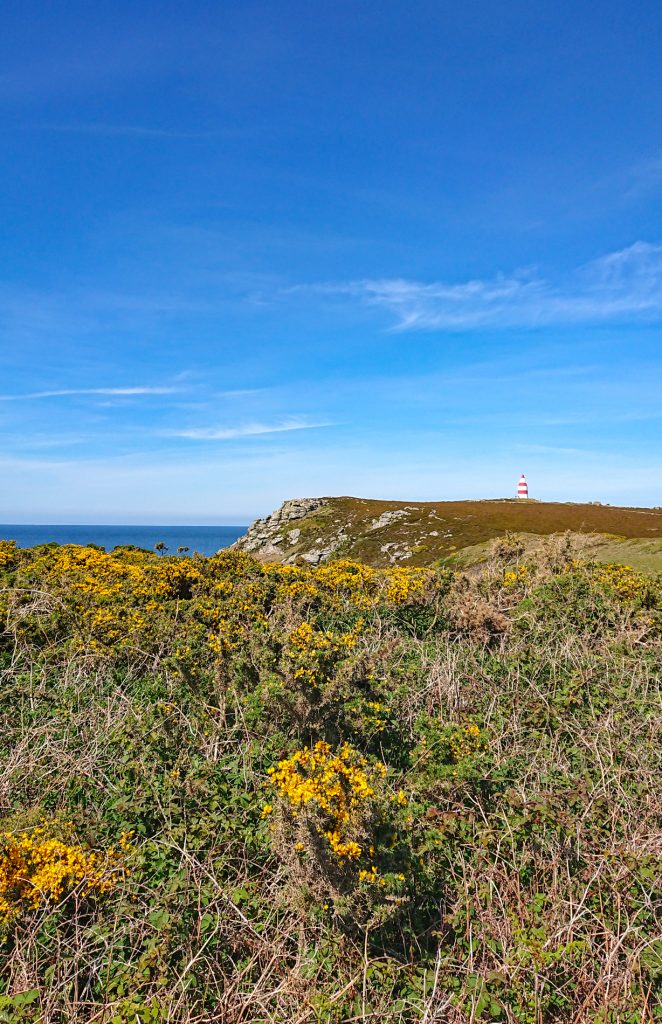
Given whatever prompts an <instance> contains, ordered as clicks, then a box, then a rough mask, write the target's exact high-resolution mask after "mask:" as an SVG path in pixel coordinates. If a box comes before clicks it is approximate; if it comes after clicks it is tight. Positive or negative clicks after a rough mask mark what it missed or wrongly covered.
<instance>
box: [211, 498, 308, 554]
mask: <svg viewBox="0 0 662 1024" xmlns="http://www.w3.org/2000/svg"><path fill="white" fill-rule="evenodd" d="M325 503H326V502H325V499H324V498H290V500H289V501H284V502H283V504H282V505H281V506H280V508H277V509H276V510H275V511H274V512H272V513H271V515H269V516H266V517H265V518H264V519H256V520H255V522H254V523H253V524H252V525H251V526H249V528H248V530H247V531H246V533H245V534H244V535H243V537H240V538H239V539H238V540H236V541H235V542H234V544H232V545H231V547H232V548H234V549H235V550H238V551H246V552H248V553H250V554H256V555H258V556H259V557H260V558H263V559H265V561H266V560H269V559H271V560H273V561H275V562H282V561H285V560H286V558H287V553H288V552H287V549H288V548H292V547H293V546H294V545H296V544H297V542H298V540H299V537H300V536H301V530H300V529H297V528H294V529H292V530H287V529H286V527H287V526H288V525H289V523H292V522H295V521H296V520H297V519H303V518H304V517H305V516H307V515H309V514H310V513H311V512H315V511H317V509H318V508H321V507H322V505H324V504H325ZM314 564H317V563H316V562H315V563H314Z"/></svg>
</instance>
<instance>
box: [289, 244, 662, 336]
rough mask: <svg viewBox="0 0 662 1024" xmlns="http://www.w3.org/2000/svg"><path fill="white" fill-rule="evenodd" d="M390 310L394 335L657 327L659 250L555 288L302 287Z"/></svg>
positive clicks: (488, 284) (643, 250)
mask: <svg viewBox="0 0 662 1024" xmlns="http://www.w3.org/2000/svg"><path fill="white" fill-rule="evenodd" d="M304 290H313V291H315V292H318V293H322V294H327V295H337V296H341V297H343V296H344V297H348V298H356V299H358V300H359V301H361V302H363V303H365V304H367V305H369V306H375V307H379V308H381V309H385V310H387V311H388V312H389V313H391V314H392V315H393V317H394V318H395V324H394V330H400V331H406V330H431V329H439V330H473V329H476V328H481V327H484V328H489V327H535V326H543V325H548V324H580V323H600V322H605V321H618V320H621V319H628V320H632V319H635V318H636V319H643V320H648V321H658V320H661V319H662V244H651V243H648V242H635V243H634V245H631V246H629V247H628V248H626V249H622V250H620V251H618V252H613V253H609V254H608V255H606V256H603V257H601V258H600V259H597V260H594V261H592V262H591V263H588V264H586V265H585V266H583V267H579V268H577V269H576V270H575V271H574V272H573V273H572V274H571V275H570V276H569V277H568V278H567V279H566V280H565V281H563V282H560V283H555V282H553V281H551V280H547V279H545V278H542V277H539V276H537V275H536V274H533V273H531V272H518V273H514V274H512V275H510V276H505V275H498V276H496V277H494V278H491V279H480V278H478V279H475V280H471V281H464V282H460V283H449V282H445V281H435V282H431V283H426V282H421V281H412V280H408V279H405V278H381V279H363V280H359V281H350V282H345V283H340V284H320V285H312V286H305V288H304Z"/></svg>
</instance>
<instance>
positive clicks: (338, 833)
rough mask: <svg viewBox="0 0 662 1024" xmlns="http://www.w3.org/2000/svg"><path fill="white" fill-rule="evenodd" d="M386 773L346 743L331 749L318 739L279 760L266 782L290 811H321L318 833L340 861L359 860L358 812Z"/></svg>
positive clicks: (369, 798)
mask: <svg viewBox="0 0 662 1024" xmlns="http://www.w3.org/2000/svg"><path fill="white" fill-rule="evenodd" d="M385 775H386V765H384V764H381V763H378V764H375V765H370V764H369V763H368V761H367V760H366V759H365V758H364V757H362V756H361V754H359V752H358V751H357V750H354V748H353V747H351V746H350V745H349V744H348V743H343V745H342V746H341V747H340V748H339V749H338V750H337V751H335V752H334V751H332V749H331V747H330V745H329V744H328V743H325V742H324V741H323V740H320V741H319V742H318V743H316V744H315V746H314V747H312V748H310V747H304V748H303V750H298V751H296V753H294V754H293V755H292V757H290V758H286V759H285V760H283V761H279V763H278V766H277V768H272V769H270V770H269V776H270V779H269V782H270V784H271V785H272V786H275V788H276V790H277V792H278V795H279V797H280V798H281V800H282V801H283V803H284V805H285V807H286V808H287V810H288V811H289V812H291V813H292V814H293V815H295V816H296V815H297V814H298V813H299V812H300V811H301V810H302V809H303V808H306V807H308V806H309V805H310V808H311V810H314V811H316V812H318V813H319V820H318V821H317V823H316V829H317V832H318V834H319V835H320V836H322V837H323V838H324V839H326V841H327V843H328V845H329V847H330V848H331V850H332V851H333V854H334V855H335V857H336V858H337V859H338V861H339V862H340V863H341V864H342V863H344V862H345V861H346V860H348V861H357V860H359V858H360V857H361V856H362V854H363V852H364V850H363V847H362V846H361V844H360V843H359V842H358V841H357V840H356V838H355V833H356V830H357V826H359V825H360V822H361V818H362V810H363V809H365V807H366V805H370V803H371V801H373V800H374V798H375V796H376V791H375V785H376V783H377V781H378V780H381V779H383V778H384V776H385ZM267 806H269V805H267Z"/></svg>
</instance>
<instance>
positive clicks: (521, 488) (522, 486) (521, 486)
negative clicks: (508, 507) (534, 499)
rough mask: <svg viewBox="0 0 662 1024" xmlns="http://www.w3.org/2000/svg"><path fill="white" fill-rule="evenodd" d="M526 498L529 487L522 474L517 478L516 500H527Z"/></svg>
mask: <svg viewBox="0 0 662 1024" xmlns="http://www.w3.org/2000/svg"><path fill="white" fill-rule="evenodd" d="M528 496H529V485H528V484H527V482H526V477H525V476H524V473H522V475H521V477H520V478H519V483H518V485H517V497H518V498H528Z"/></svg>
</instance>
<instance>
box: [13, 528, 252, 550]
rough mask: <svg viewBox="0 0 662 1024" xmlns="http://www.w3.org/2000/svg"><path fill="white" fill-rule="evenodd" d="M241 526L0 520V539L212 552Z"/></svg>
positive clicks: (22, 544) (20, 543)
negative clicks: (47, 523) (54, 523)
mask: <svg viewBox="0 0 662 1024" xmlns="http://www.w3.org/2000/svg"><path fill="white" fill-rule="evenodd" d="M245 531H246V527H245V526H41V525H40V526H20V525H12V524H8V525H2V524H0V540H15V541H16V543H17V544H18V546H19V547H20V548H31V547H34V545H35V544H48V543H49V542H51V541H55V542H56V543H57V544H99V545H100V546H101V547H103V548H105V549H106V551H112V549H113V548H114V547H117V546H118V545H123V544H135V545H137V547H140V548H147V549H148V550H153V549H154V545H155V544H158V543H159V542H160V541H163V542H164V544H165V545H166V547H167V548H168V553H169V554H172V555H175V554H177V548H179V547H187V548H188V549H189V554H193V552H194V551H199V552H200V554H201V555H213V554H214V553H215V552H216V551H218V550H219V549H220V548H227V547H228V546H229V545H230V544H232V542H233V541H235V540H236V539H237V537H241V535H242V533H245Z"/></svg>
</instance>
